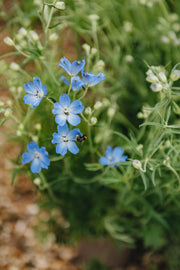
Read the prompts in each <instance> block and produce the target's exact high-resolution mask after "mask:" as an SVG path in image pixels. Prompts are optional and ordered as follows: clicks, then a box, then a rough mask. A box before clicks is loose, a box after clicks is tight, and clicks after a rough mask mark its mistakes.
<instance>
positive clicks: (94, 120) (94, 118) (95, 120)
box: [91, 117, 97, 125]
mask: <svg viewBox="0 0 180 270" xmlns="http://www.w3.org/2000/svg"><path fill="white" fill-rule="evenodd" d="M96 123H97V118H96V117H92V118H91V124H93V125H95V124H96Z"/></svg>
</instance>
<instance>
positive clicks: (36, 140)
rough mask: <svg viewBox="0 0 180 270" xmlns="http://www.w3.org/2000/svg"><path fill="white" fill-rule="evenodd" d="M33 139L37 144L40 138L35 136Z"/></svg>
mask: <svg viewBox="0 0 180 270" xmlns="http://www.w3.org/2000/svg"><path fill="white" fill-rule="evenodd" d="M31 138H32V140H33V141H34V142H36V143H37V142H38V136H34V135H33V136H31Z"/></svg>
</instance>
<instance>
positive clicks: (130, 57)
mask: <svg viewBox="0 0 180 270" xmlns="http://www.w3.org/2000/svg"><path fill="white" fill-rule="evenodd" d="M124 59H125V61H126V62H127V63H132V62H133V60H134V58H133V56H132V55H130V54H127V55H126V56H125V57H124Z"/></svg>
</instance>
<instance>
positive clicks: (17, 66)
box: [10, 62, 20, 71]
mask: <svg viewBox="0 0 180 270" xmlns="http://www.w3.org/2000/svg"><path fill="white" fill-rule="evenodd" d="M10 69H12V70H14V71H17V70H19V69H20V66H19V65H18V64H16V63H15V62H12V63H11V64H10Z"/></svg>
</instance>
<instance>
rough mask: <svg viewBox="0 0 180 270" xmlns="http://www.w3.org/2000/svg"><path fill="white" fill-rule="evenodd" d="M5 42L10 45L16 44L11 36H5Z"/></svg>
mask: <svg viewBox="0 0 180 270" xmlns="http://www.w3.org/2000/svg"><path fill="white" fill-rule="evenodd" d="M4 43H6V44H7V45H9V46H14V41H13V40H12V39H11V38H10V37H5V38H4Z"/></svg>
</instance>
